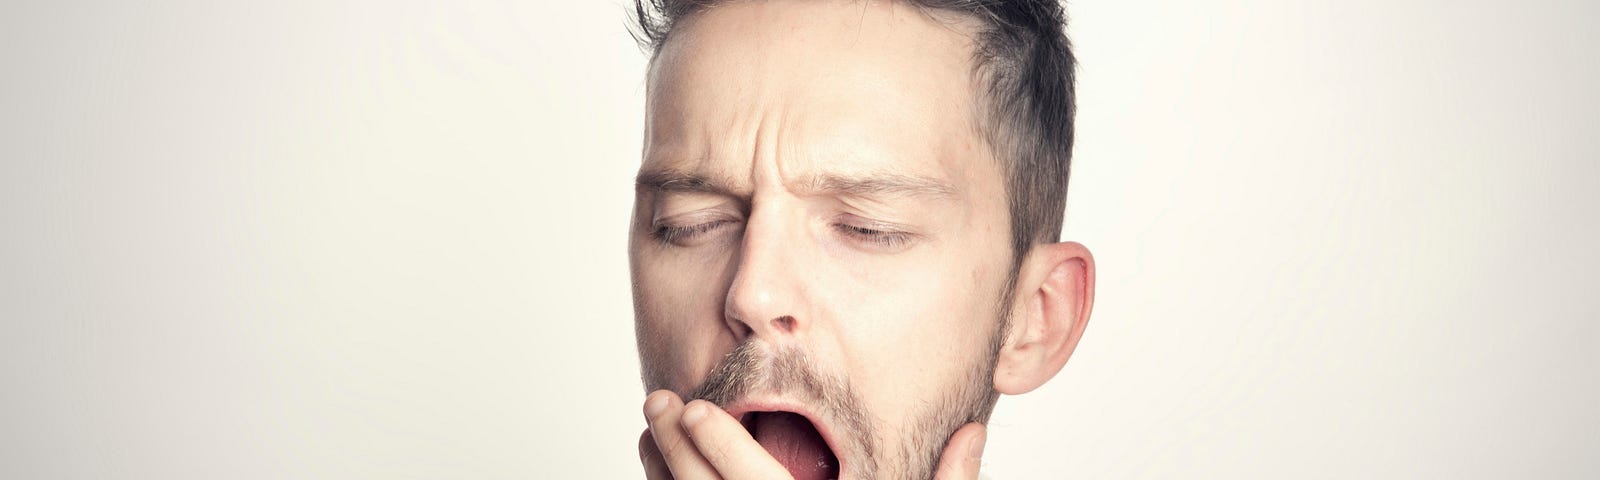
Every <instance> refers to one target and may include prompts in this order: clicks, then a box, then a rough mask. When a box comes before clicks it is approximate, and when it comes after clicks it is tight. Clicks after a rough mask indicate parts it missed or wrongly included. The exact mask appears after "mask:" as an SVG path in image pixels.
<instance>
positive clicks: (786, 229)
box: [629, 0, 1094, 478]
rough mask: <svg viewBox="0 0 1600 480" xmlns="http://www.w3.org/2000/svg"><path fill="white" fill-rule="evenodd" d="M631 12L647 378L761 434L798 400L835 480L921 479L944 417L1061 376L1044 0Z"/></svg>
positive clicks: (1065, 61)
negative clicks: (645, 57)
mask: <svg viewBox="0 0 1600 480" xmlns="http://www.w3.org/2000/svg"><path fill="white" fill-rule="evenodd" d="M639 19H640V25H639V28H638V29H637V32H638V33H639V34H640V37H641V39H642V40H643V42H644V43H645V44H646V45H647V47H648V48H649V49H650V51H651V52H652V59H651V65H650V69H649V78H648V79H647V83H646V92H647V105H646V110H647V111H646V125H645V128H646V132H645V145H644V151H643V161H642V164H641V167H640V171H639V176H638V182H637V196H636V202H635V209H634V213H633V223H632V228H631V233H630V242H629V255H630V265H631V269H632V276H633V288H634V307H635V321H636V332H637V335H638V343H639V352H640V359H641V365H642V369H643V372H644V382H645V386H646V388H647V390H655V389H663V388H664V389H671V390H674V391H676V392H678V393H679V394H680V395H682V396H684V397H685V398H686V399H687V398H706V399H708V400H712V401H714V402H716V403H718V404H720V405H722V406H723V407H724V408H725V409H727V410H728V411H729V413H732V414H734V415H735V416H736V417H740V418H744V419H745V420H746V422H747V425H749V426H750V427H751V429H752V431H753V434H754V435H755V436H756V438H757V440H758V441H763V445H765V446H768V449H769V450H771V449H773V448H774V446H772V445H767V441H765V440H763V428H768V429H769V430H770V429H775V428H777V427H776V426H773V425H777V424H779V423H784V424H786V425H787V424H789V423H793V422H789V421H788V420H787V419H790V418H803V419H804V422H802V423H809V424H810V425H809V427H808V428H815V429H816V430H817V433H818V436H820V438H821V439H822V440H823V441H825V442H826V444H827V447H828V449H829V450H831V451H832V452H833V454H835V455H837V457H838V458H837V459H838V461H839V463H840V467H841V468H842V473H843V474H844V475H845V476H847V477H863V478H873V477H876V476H882V477H897V478H899V477H926V476H927V474H928V472H930V471H931V469H932V468H933V467H934V464H935V463H936V462H937V459H938V457H939V454H940V452H941V451H942V449H943V447H944V443H945V441H946V439H948V438H949V435H950V434H951V432H953V431H954V430H955V429H956V428H958V427H960V426H961V425H963V424H965V423H968V422H983V421H986V420H987V418H988V416H989V413H990V411H991V410H992V409H993V407H994V404H995V401H996V399H997V398H998V396H999V395H1000V394H1002V393H1004V394H1017V393H1023V392H1026V391H1029V390H1032V389H1033V388H1036V387H1037V386H1039V385H1040V384H1043V383H1044V382H1045V381H1047V380H1048V379H1050V378H1051V377H1053V376H1054V375H1055V374H1056V373H1057V372H1058V371H1059V370H1060V368H1061V367H1062V366H1063V365H1064V363H1065V362H1066V359H1067V357H1068V356H1069V355H1070V354H1071V352H1072V350H1073V348H1074V347H1075V346H1076V344H1077V341H1078V338H1079V336H1080V335H1081V334H1082V333H1083V330H1084V327H1085V326H1086V324H1087V321H1088V315H1089V311H1090V308H1091V305H1092V297H1093V279H1094V264H1093V260H1092V257H1090V255H1089V253H1088V251H1087V250H1086V249H1085V248H1084V247H1083V246H1082V245H1078V244H1076V243H1072V242H1059V241H1058V238H1059V236H1060V231H1061V223H1062V216H1063V212H1064V208H1065V198H1066V190H1067V172H1068V165H1069V162H1070V159H1071V148H1072V114H1073V92H1072V85H1073V80H1072V72H1073V59H1072V56H1071V53H1070V51H1069V49H1068V44H1067V41H1066V37H1065V36H1064V34H1063V31H1062V28H1063V25H1062V21H1063V19H1062V12H1061V8H1060V6H1059V4H1057V3H1056V2H1055V1H1054V0H1021V1H1009V2H1008V1H993V0H990V1H984V0H929V1H922V2H897V1H872V0H729V1H724V2H716V1H711V0H656V1H655V3H653V4H651V5H649V6H646V5H643V4H641V5H640V6H639ZM763 412H768V413H763ZM770 412H791V413H794V414H797V415H779V414H775V413H770ZM778 418H783V419H785V420H783V421H782V422H779V421H778V420H776V419H778ZM785 428H787V427H785ZM770 438H794V436H792V435H778V436H770V435H769V439H770ZM773 441H777V440H773Z"/></svg>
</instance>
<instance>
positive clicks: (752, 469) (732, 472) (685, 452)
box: [639, 390, 986, 480]
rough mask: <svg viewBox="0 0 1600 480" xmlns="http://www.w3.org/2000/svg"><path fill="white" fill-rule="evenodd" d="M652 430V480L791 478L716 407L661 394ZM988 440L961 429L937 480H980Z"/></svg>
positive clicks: (647, 453)
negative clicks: (981, 461)
mask: <svg viewBox="0 0 1600 480" xmlns="http://www.w3.org/2000/svg"><path fill="white" fill-rule="evenodd" d="M644 411H645V420H646V421H648V422H649V423H650V428H649V429H647V430H645V432H644V434H642V435H640V436H639V459H640V460H641V461H642V462H644V471H645V476H646V478H649V479H652V480H663V479H677V480H702V479H705V480H712V479H726V480H743V479H763V480H764V479H772V478H792V477H790V475H789V472H788V470H784V468H783V465H782V464H780V463H778V460H777V459H775V458H772V455H770V454H768V453H767V451H766V449H764V448H762V447H761V444H759V443H756V441H755V439H754V438H751V437H750V432H749V431H747V430H745V429H744V426H743V425H740V424H739V421H738V420H737V419H734V418H733V416H731V415H728V412H725V411H723V410H722V409H721V408H718V407H717V406H716V405H713V404H711V402H707V401H705V400H695V401H692V402H689V404H688V405H684V404H683V400H681V399H679V398H678V395H677V394H675V393H672V392H670V391H667V390H657V391H656V392H654V393H651V394H650V395H649V396H648V397H646V398H645V407H644ZM985 439H986V435H985V430H984V426H983V424H980V423H969V424H967V425H965V426H963V427H961V429H959V430H956V433H955V434H954V435H951V436H950V442H949V443H948V444H947V445H946V446H945V451H944V454H943V456H942V457H941V458H940V460H939V469H938V471H937V473H935V474H934V478H935V479H937V480H970V479H975V478H978V462H979V460H980V459H981V458H982V456H983V445H984V441H985Z"/></svg>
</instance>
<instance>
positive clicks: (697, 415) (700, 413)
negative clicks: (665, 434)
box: [682, 402, 710, 428]
mask: <svg viewBox="0 0 1600 480" xmlns="http://www.w3.org/2000/svg"><path fill="white" fill-rule="evenodd" d="M709 408H710V407H707V406H706V404H705V402H699V403H696V404H694V405H690V406H689V410H688V411H685V412H683V419H682V420H683V426H684V428H694V426H695V425H698V424H699V423H700V421H701V420H705V418H706V410H708V409H709Z"/></svg>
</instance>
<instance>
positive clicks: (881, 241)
mask: <svg viewBox="0 0 1600 480" xmlns="http://www.w3.org/2000/svg"><path fill="white" fill-rule="evenodd" d="M729 223H732V221H731V220H717V221H712V222H706V223H701V224H697V225H689V226H681V227H680V226H673V225H660V226H657V227H656V229H655V230H654V231H652V232H651V233H650V236H651V237H653V238H655V239H656V240H657V241H659V242H661V243H663V244H678V245H681V242H685V241H689V240H694V239H695V238H698V237H700V236H701V235H705V234H707V233H711V232H712V231H713V230H716V229H718V228H721V227H722V226H724V225H727V224H729ZM833 228H834V229H836V230H838V231H839V233H841V234H844V235H845V236H847V237H850V238H853V239H856V240H859V241H863V242H867V243H870V244H873V245H876V246H880V247H885V248H897V247H900V246H904V245H905V244H906V243H907V242H909V241H910V240H911V234H910V233H906V232H900V231H894V230H887V229H882V228H869V227H859V226H855V225H851V224H848V223H835V224H833Z"/></svg>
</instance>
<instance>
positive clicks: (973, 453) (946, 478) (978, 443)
mask: <svg viewBox="0 0 1600 480" xmlns="http://www.w3.org/2000/svg"><path fill="white" fill-rule="evenodd" d="M988 432H989V430H988V427H985V426H984V425H983V424H982V423H977V422H973V423H969V424H966V425H964V426H962V427H961V428H960V429H958V430H956V433H955V434H953V435H950V443H949V444H946V445H945V447H944V454H943V455H942V456H940V457H939V469H938V470H936V471H934V474H933V478H934V480H972V479H975V478H978V465H979V464H980V463H981V462H982V460H983V446H984V444H985V443H987V442H988V441H989V433H988Z"/></svg>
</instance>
